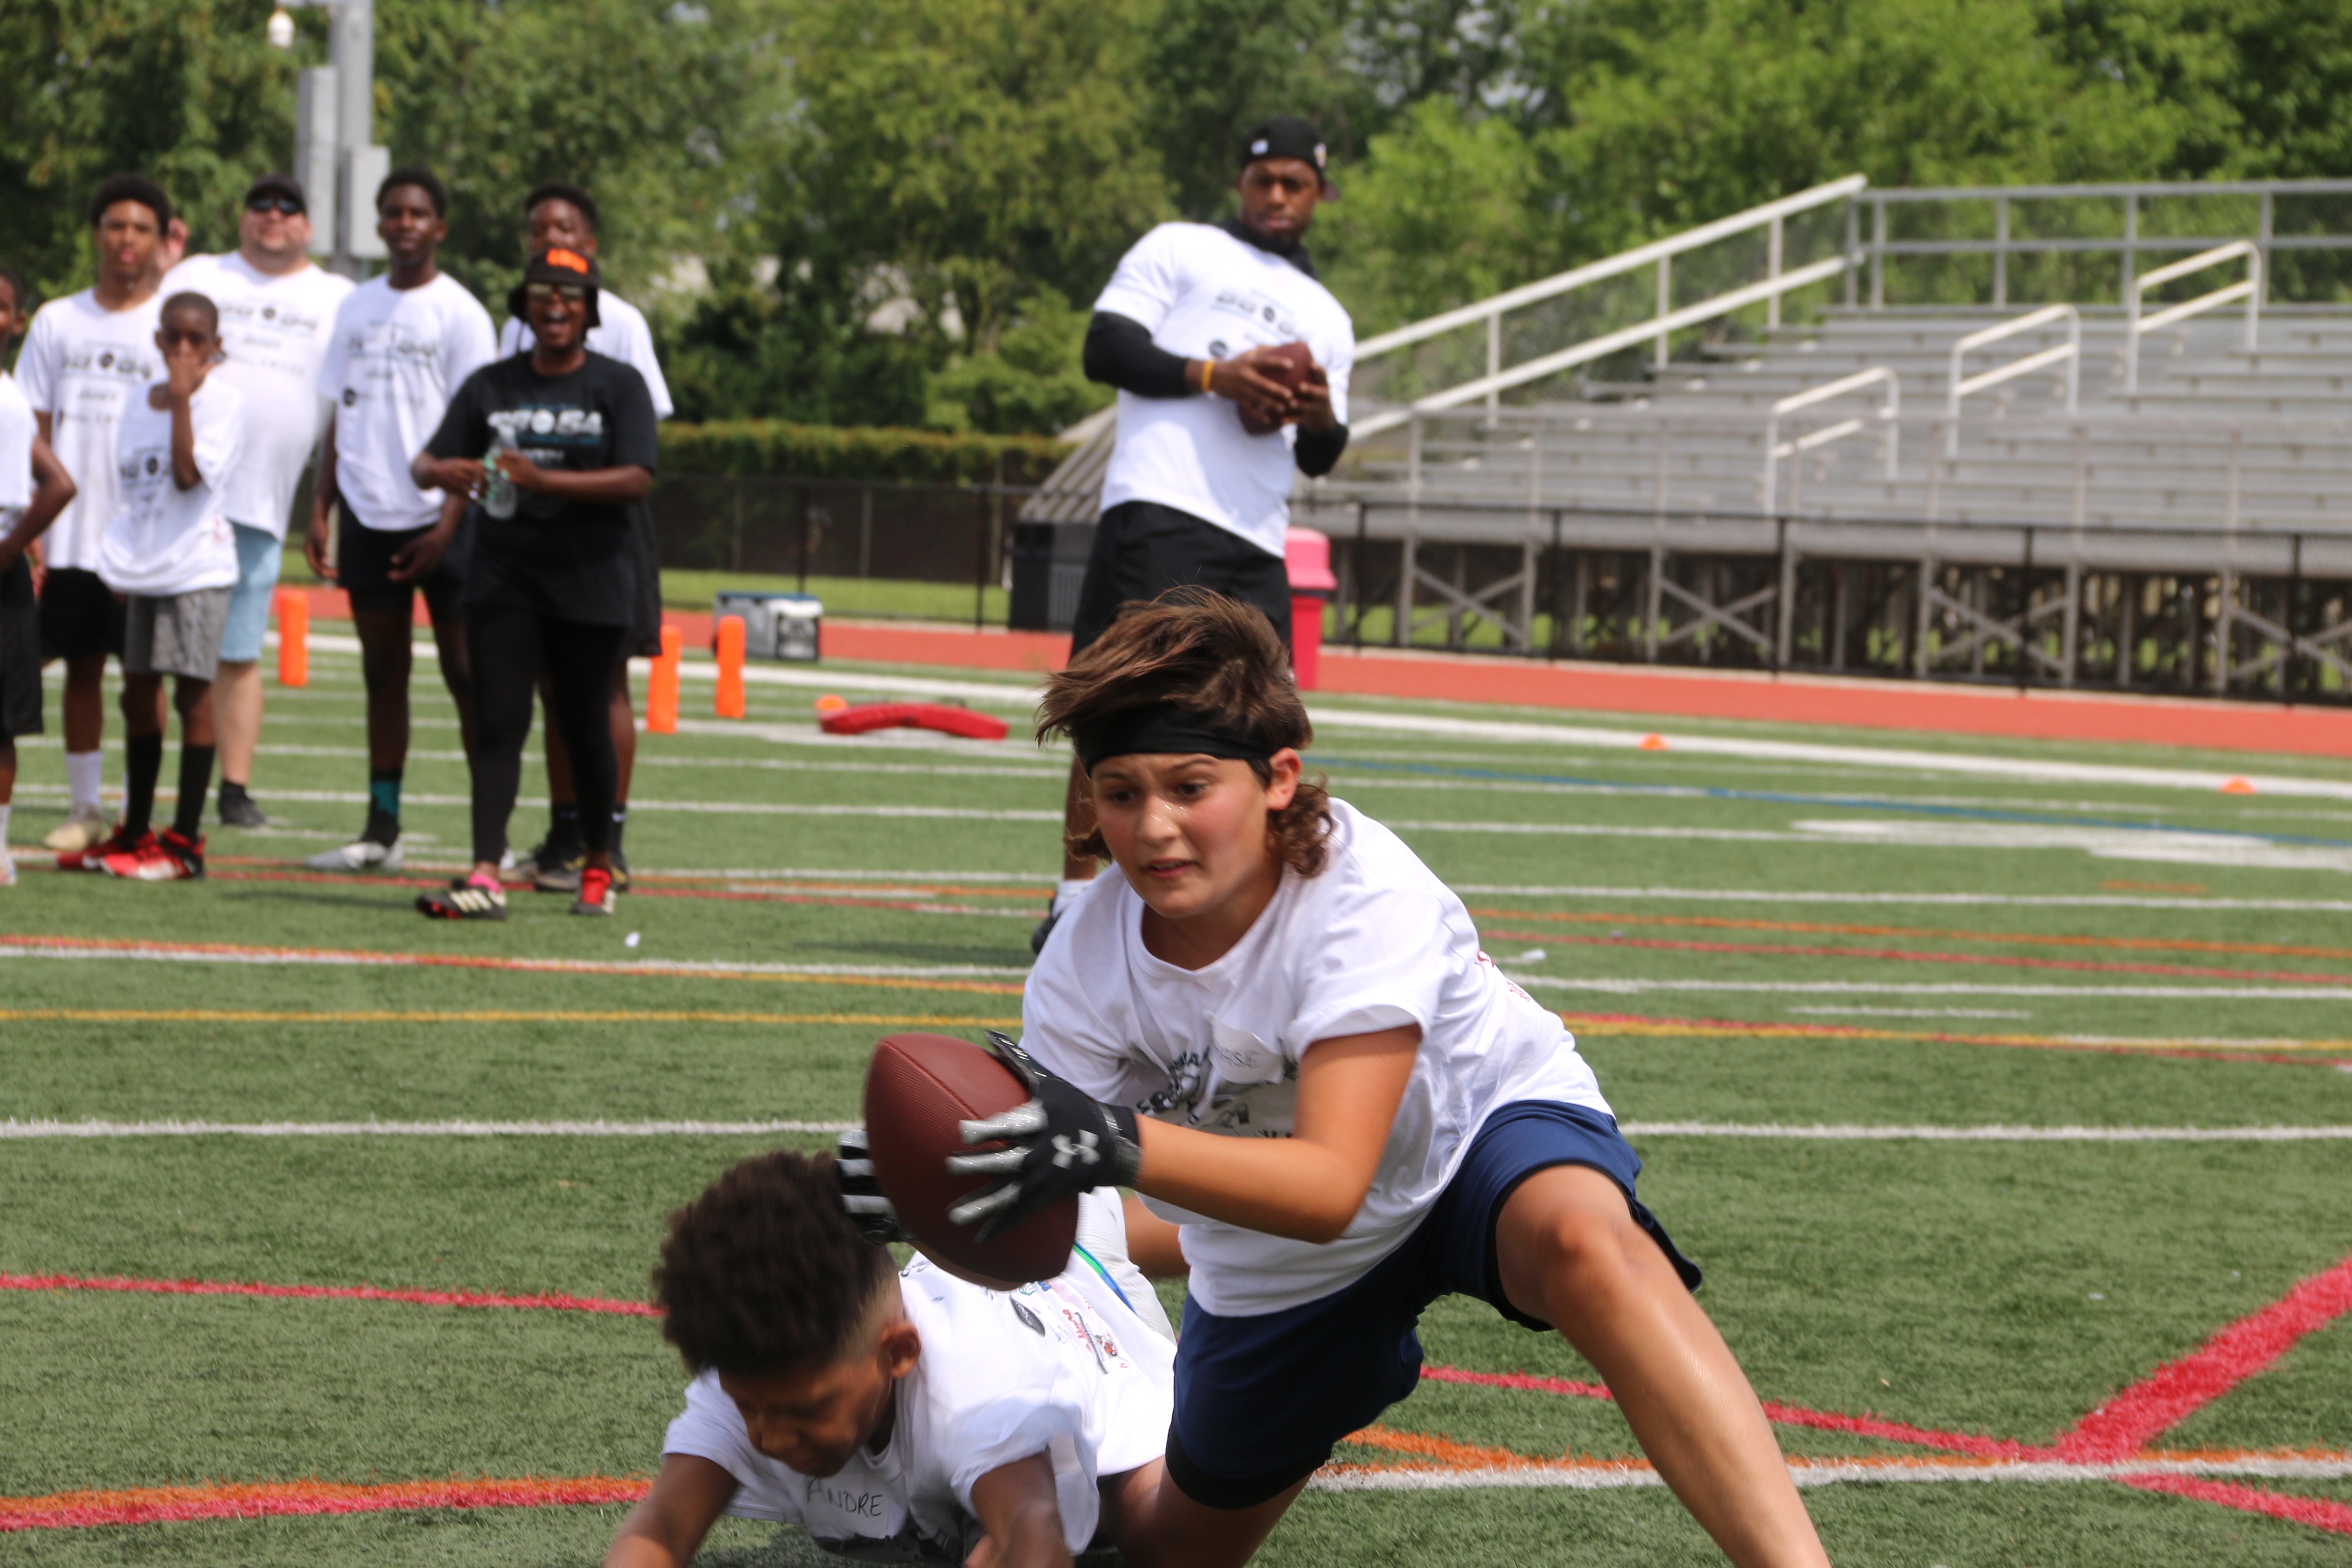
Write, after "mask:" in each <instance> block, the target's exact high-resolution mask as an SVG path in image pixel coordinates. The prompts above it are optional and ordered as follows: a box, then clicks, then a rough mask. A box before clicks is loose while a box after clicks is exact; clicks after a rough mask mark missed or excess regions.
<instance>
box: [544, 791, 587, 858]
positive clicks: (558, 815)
mask: <svg viewBox="0 0 2352 1568" xmlns="http://www.w3.org/2000/svg"><path fill="white" fill-rule="evenodd" d="M548 815H549V817H550V819H551V820H550V821H549V823H548V825H547V842H548V843H549V844H550V845H551V846H552V847H555V848H558V849H577V848H579V847H580V846H581V844H582V842H583V837H582V835H581V832H580V803H579V802H578V801H575V800H559V801H557V802H556V803H555V804H554V805H552V806H551V807H550V808H549V811H548Z"/></svg>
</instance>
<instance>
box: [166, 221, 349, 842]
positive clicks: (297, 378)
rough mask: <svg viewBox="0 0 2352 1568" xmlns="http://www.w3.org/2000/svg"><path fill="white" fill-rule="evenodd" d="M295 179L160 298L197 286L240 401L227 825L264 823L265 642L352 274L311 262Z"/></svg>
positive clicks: (233, 509)
mask: <svg viewBox="0 0 2352 1568" xmlns="http://www.w3.org/2000/svg"><path fill="white" fill-rule="evenodd" d="M309 251H310V208H309V204H308V201H307V199H306V198H305V196H304V195H303V192H302V183H301V182H300V181H299V180H297V179H296V178H294V176H293V175H291V174H264V175H262V176H261V177H260V178H259V179H257V180H256V181H254V182H253V184H252V185H251V186H250V187H248V188H247V191H246V193H245V211H244V212H243V213H242V214H241V215H240V216H239V217H238V219H237V247H236V249H235V250H233V251H230V252H229V253H227V254H226V255H224V256H196V257H191V258H189V259H187V260H186V261H184V262H182V263H181V264H180V265H179V266H178V267H176V268H173V269H172V272H171V275H170V276H169V277H168V278H167V279H165V280H164V284H163V287H164V290H165V291H166V292H167V293H177V292H179V291H181V290H183V289H188V290H193V291H194V292H195V293H199V294H202V295H204V296H205V297H206V298H207V299H209V300H212V302H213V303H214V305H215V307H217V308H218V309H219V310H220V329H221V347H222V349H223V351H224V352H225V353H226V354H227V355H228V359H227V361H226V363H224V364H222V365H221V366H220V368H219V369H217V370H215V372H214V373H213V374H215V376H217V377H218V378H219V379H220V380H221V381H222V382H224V383H225V384H227V385H230V386H234V387H236V389H237V391H238V392H239V393H240V394H242V395H244V398H245V418H246V428H245V461H244V462H242V463H240V464H239V465H238V466H237V469H236V473H234V474H232V475H230V476H229V483H228V500H227V506H228V518H229V526H230V527H231V528H232V529H233V530H234V531H236V593H234V594H233V595H230V597H229V605H228V626H227V628H226V630H225V631H224V632H223V633H222V634H221V666H220V673H219V675H218V676H217V677H216V678H215V680H214V682H213V717H214V724H215V728H216V729H217V730H218V731H219V733H220V773H221V784H220V819H221V821H222V822H223V823H224V824H226V825H227V826H231V827H259V826H264V824H265V823H266V821H267V820H268V819H267V818H265V817H264V816H262V815H261V808H260V807H259V806H257V805H254V804H253V796H252V795H251V793H250V792H249V791H248V789H247V785H248V784H251V782H252V780H253V748H254V746H255V745H256V743H257V742H258V741H259V740H260V737H261V642H262V637H263V635H264V634H265V633H266V632H267V631H268V627H269V602H270V598H271V596H272V595H273V592H274V591H275V590H276V588H277V586H278V562H279V559H280V558H281V557H282V556H283V554H284V553H285V542H286V529H287V525H288V523H289V521H291V518H292V513H293V510H294V487H295V486H296V485H297V484H298V483H299V481H300V479H301V478H302V468H303V467H304V465H306V464H307V463H309V462H310V454H311V452H312V451H313V450H314V449H315V448H316V447H318V444H319V430H320V426H321V425H322V424H323V423H324V418H323V409H324V405H323V404H321V402H320V398H319V366H320V362H321V361H323V360H324V359H325V358H326V353H327V340H328V338H329V336H330V335H331V332H332V331H333V330H334V324H335V312H336V311H337V310H339V309H340V308H341V305H342V302H343V297H344V296H345V295H347V294H349V293H350V292H351V291H352V283H351V279H348V278H343V277H340V276H338V275H337V274H335V273H332V272H330V271H328V270H327V269H326V268H323V267H318V266H314V265H312V263H311V261H310V254H309Z"/></svg>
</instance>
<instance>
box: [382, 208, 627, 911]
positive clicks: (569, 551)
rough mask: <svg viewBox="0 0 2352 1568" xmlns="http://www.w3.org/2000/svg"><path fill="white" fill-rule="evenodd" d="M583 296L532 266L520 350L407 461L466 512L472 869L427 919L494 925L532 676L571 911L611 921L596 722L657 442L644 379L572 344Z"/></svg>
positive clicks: (607, 800)
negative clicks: (561, 819)
mask: <svg viewBox="0 0 2352 1568" xmlns="http://www.w3.org/2000/svg"><path fill="white" fill-rule="evenodd" d="M596 287H597V273H596V264H595V262H594V261H593V260H592V259H590V258H587V257H585V256H583V255H581V254H579V253H578V252H576V251H572V250H566V249H562V248H555V249H549V250H543V251H541V252H540V253H539V254H538V255H536V256H534V257H532V258H530V266H529V267H528V268H525V269H524V272H523V281H522V283H521V284H520V286H519V287H517V289H515V291H514V294H513V295H512V296H511V297H510V299H509V309H511V310H513V311H514V312H515V313H516V314H517V315H520V316H522V317H523V318H524V319H525V320H527V321H530V330H531V334H532V336H533V338H534V339H535V342H533V343H532V346H531V348H530V351H529V352H528V353H520V354H516V355H515V356H514V357H513V358H511V359H503V360H499V361H497V362H496V363H491V364H488V365H484V366H483V367H482V368H481V369H480V370H478V371H476V372H475V373H474V374H472V375H471V376H469V377H468V378H467V381H466V384H464V385H463V386H461V387H459V388H458V389H457V396H456V397H454V398H453V399H451V400H450V404H449V407H448V411H447V412H446V414H445V415H444V416H442V420H441V428H440V429H439V430H437V431H436V432H435V433H434V436H433V439H432V440H431V441H429V442H427V443H425V450H424V451H422V452H420V453H419V454H417V457H416V460H415V463H414V464H412V465H411V469H412V472H413V473H414V475H415V479H416V482H417V484H418V485H419V486H422V487H424V488H425V489H442V490H446V491H447V492H448V494H449V495H450V497H451V498H452V502H451V504H453V505H457V504H467V503H469V504H470V506H471V509H472V511H473V516H472V518H471V520H470V522H471V526H472V529H473V557H472V560H471V561H470V562H469V563H468V564H467V572H466V585H465V589H464V591H463V593H462V595H460V600H459V602H460V603H461V604H462V605H464V606H465V610H466V635H467V646H468V647H469V648H470V650H471V652H472V656H473V665H474V713H475V724H476V738H475V743H474V762H473V779H474V866H473V869H472V870H471V871H469V872H468V873H467V874H466V875H465V876H463V877H460V878H458V879H456V880H455V881H453V882H452V883H451V884H450V885H449V887H448V888H446V889H441V890H438V891H435V892H431V893H425V894H422V895H420V896H419V897H418V899H417V900H416V907H417V908H418V909H419V910H422V911H423V912H424V913H425V914H427V915H430V916H434V917H436V918H438V919H442V920H504V919H506V913H507V901H506V892H505V889H503V888H502V887H501V886H500V885H499V858H500V856H502V855H503V854H504V853H505V850H506V844H507V819H508V817H509V816H512V815H513V813H514V804H515V792H516V790H517V789H518V788H519V787H520V784H521V779H522V748H523V742H525V741H526V740H527V739H529V738H530V716H531V698H532V693H533V690H534V688H535V687H536V685H537V682H538V679H539V674H540V670H541V668H542V667H544V668H546V670H547V671H548V675H549V679H550V680H551V685H552V688H553V690H552V698H553V700H552V701H551V703H550V704H549V710H550V717H551V721H553V722H554V724H555V725H556V727H557V728H558V729H559V730H561V731H562V734H563V742H564V744H565V745H566V746H568V747H569V748H570V749H571V752H572V773H573V778H574V781H575V783H576V784H577V785H578V790H579V796H580V820H581V831H582V835H583V837H584V838H585V839H586V840H587V849H588V863H587V865H586V867H585V868H583V870H582V872H581V876H580V896H579V898H578V899H577V900H574V902H573V903H572V913H573V914H575V915H609V914H611V913H612V912H613V856H612V848H611V830H612V820H613V795H614V787H615V784H616V777H615V767H614V757H613V738H612V734H611V732H610V731H609V730H608V729H607V727H606V725H605V719H604V709H605V704H606V700H607V699H608V697H609V695H610V690H609V688H610V684H611V680H612V676H611V670H612V668H613V666H614V661H615V660H617V659H618V658H620V655H621V648H622V644H623V642H624V640H625V638H626V637H627V636H628V631H629V625H630V619H631V616H632V614H633V612H634V599H633V594H634V592H635V575H634V572H633V569H632V567H631V564H630V556H629V552H628V548H627V545H628V531H629V524H628V507H629V504H630V503H631V502H633V501H635V500H640V499H642V498H643V497H644V495H645V493H646V489H648V488H649V487H650V486H651V485H652V483H653V475H654V468H655V461H656V456H655V454H656V435H655V420H654V407H653V398H652V397H651V395H648V394H647V393H646V384H645V380H644V378H643V377H641V376H639V375H638V374H637V373H636V371H635V369H634V368H632V367H631V366H629V365H625V364H623V363H620V362H619V361H617V360H611V359H607V358H605V357H604V355H603V354H599V353H590V352H589V350H588V348H587V333H588V329H589V328H590V327H593V326H594V325H595V324H596Z"/></svg>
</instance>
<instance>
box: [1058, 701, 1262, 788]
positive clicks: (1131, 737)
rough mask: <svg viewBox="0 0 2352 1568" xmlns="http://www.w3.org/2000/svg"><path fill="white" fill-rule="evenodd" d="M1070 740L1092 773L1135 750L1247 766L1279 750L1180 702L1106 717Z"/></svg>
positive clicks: (1080, 727) (1087, 725)
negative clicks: (1226, 759) (1224, 760)
mask: <svg viewBox="0 0 2352 1568" xmlns="http://www.w3.org/2000/svg"><path fill="white" fill-rule="evenodd" d="M1070 740H1071V742H1073V743H1074V744H1075V745H1076V747H1077V749H1078V761H1079V762H1080V763H1084V764H1085V766H1086V770H1087V772H1088V773H1092V772H1094V771H1095V766H1096V764H1097V763H1101V762H1103V761H1105V760H1107V759H1108V758H1111V757H1124V756H1129V755H1131V754H1132V753H1134V752H1155V753H1170V754H1176V755H1181V756H1210V757H1234V758H1237V759H1239V760H1241V761H1243V762H1264V761H1265V760H1266V759H1267V758H1269V757H1271V756H1273V755H1274V752H1275V748H1274V747H1272V746H1269V745H1267V744H1266V743H1265V742H1264V741H1262V740H1260V739H1259V738H1258V737H1256V736H1255V735H1252V734H1250V733H1248V732H1247V731H1242V730H1235V729H1233V728H1230V727H1229V726H1227V725H1225V724H1223V723H1222V722H1221V721H1219V720H1218V718H1217V716H1216V715H1215V714H1213V713H1203V712H1202V711H1201V710H1199V709H1197V708H1187V707H1185V706H1183V705H1182V704H1181V703H1177V702H1150V703H1146V704H1145V705H1144V706H1142V707H1140V708H1123V709H1121V710H1118V712H1116V713H1106V714H1105V715H1103V716H1102V717H1101V718H1099V719H1092V720H1088V721H1087V722H1085V723H1083V724H1078V725H1076V726H1074V727H1073V728H1072V729H1071V731H1070Z"/></svg>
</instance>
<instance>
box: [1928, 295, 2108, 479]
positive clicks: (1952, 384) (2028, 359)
mask: <svg viewBox="0 0 2352 1568" xmlns="http://www.w3.org/2000/svg"><path fill="white" fill-rule="evenodd" d="M2053 321H2063V322H2065V323H2066V327H2067V338H2066V342H2063V343H2061V344H2059V345H2058V346H2057V347H2056V348H2054V349H2043V350H2042V351H2041V352H2040V353H2030V354H2027V355H2026V356H2025V357H2024V358H2022V359H2013V360H2011V361H2010V362H2009V363H2007V364H1999V365H1995V366H1993V368H1992V369H1990V370H1988V371H1982V372H1979V374H1975V375H1972V376H1970V377H1969V378H1968V379H1967V380H1966V381H1963V380H1961V379H1960V362H1961V361H1962V360H1963V359H1965V358H1966V357H1967V356H1968V354H1969V352H1970V351H1971V350H1975V349H1980V348H1982V347H1984V346H1985V345H1986V344H1987V343H1997V342H2000V341H2001V340H2002V339H2003V338H2011V337H2015V336H2016V335H2017V334H2018V333H2020V332H2030V331H2033V330H2034V329H2035V328H2036V327H2046V326H2048V325H2049V324H2050V323H2051V322H2053ZM2062 362H2063V363H2064V364H2065V366H2066V412H2067V413H2069V414H2072V413H2074V410H2075V406H2076V404H2077V402H2078V399H2079V393H2080V391H2081V387H2082V379H2083V313H2082V312H2081V311H2080V310H2076V309H2074V306H2072V305H2045V306H2044V307H2042V309H2041V310H2032V311H2028V312H2027V313H2026V314H2024V315H2022V316H2020V317H2018V318H2017V319H2016V320H2015V321H2003V322H2001V323H2000V325H1999V326H1996V327H1987V328H1985V329H1983V330H1982V331H1974V332H1970V333H1969V334H1968V335H1967V336H1966V337H1964V338H1961V339H1960V340H1959V341H1958V342H1955V343H1954V344H1953V345H1952V370H1951V374H1950V376H1949V378H1948V380H1947V381H1946V383H1945V385H1946V387H1947V391H1946V394H1945V403H1944V413H1945V415H1946V416H1947V417H1948V419H1950V421H1951V435H1950V437H1948V440H1947V441H1946V443H1945V446H1944V456H1946V457H1947V458H1957V457H1958V456H1959V455H1960V399H1961V398H1963V397H1966V396H1967V395H1969V394H1970V393H1972V392H1982V391H1984V390H1985V389H1986V388H1987V387H1991V386H1999V385H2000V384H2001V383H2002V382H2005V381H2014V380H2016V379H2017V378H2018V377H2019V376H2021V375H2031V374H2033V373H2034V372H2035V371H2037V370H2040V369H2042V367H2043V366H2045V365H2053V364H2057V363H2062Z"/></svg>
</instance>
